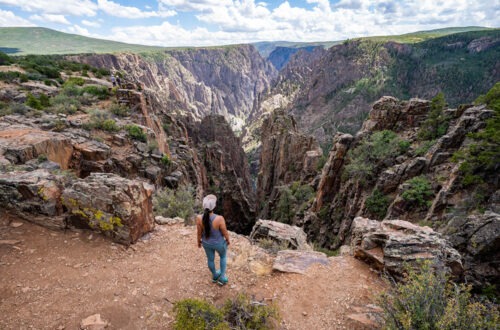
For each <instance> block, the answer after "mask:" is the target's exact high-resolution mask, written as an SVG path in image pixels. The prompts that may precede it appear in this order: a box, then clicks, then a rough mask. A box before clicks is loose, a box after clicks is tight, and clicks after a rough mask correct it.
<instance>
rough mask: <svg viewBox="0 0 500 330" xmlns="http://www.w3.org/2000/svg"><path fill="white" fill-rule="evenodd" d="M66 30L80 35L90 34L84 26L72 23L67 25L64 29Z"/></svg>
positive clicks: (88, 35)
mask: <svg viewBox="0 0 500 330" xmlns="http://www.w3.org/2000/svg"><path fill="white" fill-rule="evenodd" d="M66 31H67V32H69V33H74V34H80V35H82V36H86V37H90V36H92V35H91V34H90V32H89V30H87V29H86V28H84V27H81V26H79V25H78V24H74V25H73V26H70V27H68V28H67V29H66Z"/></svg>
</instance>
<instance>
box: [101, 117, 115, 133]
mask: <svg viewBox="0 0 500 330" xmlns="http://www.w3.org/2000/svg"><path fill="white" fill-rule="evenodd" d="M96 128H100V129H102V130H104V131H108V132H118V131H119V130H120V127H118V125H117V124H116V121H114V120H113V119H106V120H105V121H103V122H102V124H101V125H100V126H99V127H96Z"/></svg>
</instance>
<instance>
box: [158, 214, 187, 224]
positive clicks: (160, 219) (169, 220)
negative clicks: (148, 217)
mask: <svg viewBox="0 0 500 330" xmlns="http://www.w3.org/2000/svg"><path fill="white" fill-rule="evenodd" d="M155 222H156V223H157V224H158V225H169V226H172V225H176V224H179V223H184V219H182V218H181V217H175V218H166V217H162V216H161V215H158V216H156V217H155Z"/></svg>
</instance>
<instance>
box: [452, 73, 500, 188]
mask: <svg viewBox="0 0 500 330" xmlns="http://www.w3.org/2000/svg"><path fill="white" fill-rule="evenodd" d="M476 103H477V104H486V105H487V106H488V108H489V109H492V110H493V111H494V114H493V116H492V117H491V118H490V119H488V120H487V121H486V127H485V128H484V129H482V130H481V131H479V132H477V133H471V134H469V135H468V136H469V137H470V138H471V139H472V140H473V142H472V143H471V144H470V145H468V146H467V148H465V149H464V150H462V151H458V152H456V153H455V154H454V157H453V159H454V160H455V161H461V164H460V167H459V169H460V173H461V176H462V185H464V186H465V187H468V186H473V185H476V184H482V183H484V182H485V181H487V178H488V177H491V176H494V175H495V173H496V174H498V169H499V166H500V82H499V83H496V84H495V86H493V88H492V89H491V90H490V91H489V92H488V93H487V94H486V95H482V96H480V97H479V98H478V99H477V100H476ZM496 185H498V178H497V179H496Z"/></svg>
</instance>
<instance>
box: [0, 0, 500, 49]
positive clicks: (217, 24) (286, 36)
mask: <svg viewBox="0 0 500 330" xmlns="http://www.w3.org/2000/svg"><path fill="white" fill-rule="evenodd" d="M499 17H500V0H453V1H452V0H408V1H403V0H375V1H373V0H334V1H328V0H304V1H298V0H289V1H280V0H274V1H266V0H194V1H186V0H156V1H153V0H145V1H130V0H66V1H54V0H0V26H43V27H48V28H52V29H55V30H59V31H63V32H68V33H75V34H81V35H85V36H89V37H96V38H103V39H110V40H117V41H123V42H129V43H137V44H145V45H159V46H205V45H221V44H233V43H248V42H256V41H276V40H286V41H303V42H307V41H331V40H342V39H347V38H354V37H361V36H370V35H389V34H402V33H408V32H414V31H419V30H429V29H436V28H443V27H450V26H471V25H475V26H488V27H499V26H500V18H499Z"/></svg>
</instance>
